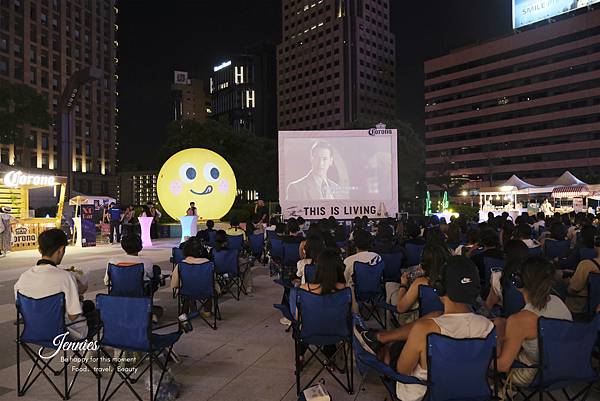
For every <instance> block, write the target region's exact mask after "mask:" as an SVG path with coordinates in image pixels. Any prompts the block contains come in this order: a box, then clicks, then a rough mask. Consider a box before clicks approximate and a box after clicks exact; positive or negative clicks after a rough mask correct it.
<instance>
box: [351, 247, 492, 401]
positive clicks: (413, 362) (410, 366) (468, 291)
mask: <svg viewBox="0 0 600 401" xmlns="http://www.w3.org/2000/svg"><path fill="white" fill-rule="evenodd" d="M434 286H435V287H436V289H437V290H438V291H439V293H440V299H441V301H442V303H443V304H444V312H443V313H441V314H440V313H439V312H438V313H437V314H431V315H428V316H424V317H422V318H421V319H419V320H417V321H416V322H414V323H412V324H409V325H406V326H403V327H401V328H399V329H396V330H391V331H387V332H374V331H364V330H361V329H360V328H358V327H356V328H355V332H354V335H355V336H356V338H357V339H358V341H359V342H360V343H361V345H362V346H363V347H364V349H365V350H366V351H368V352H371V353H373V354H374V355H377V354H378V353H379V351H380V350H381V349H382V348H383V347H384V345H385V344H390V343H393V342H397V341H406V343H405V344H404V347H403V348H402V352H401V353H400V355H399V356H398V357H397V360H396V358H395V355H393V354H394V352H393V349H392V352H391V353H390V352H389V349H388V348H387V347H386V349H385V351H387V352H383V353H382V354H383V355H382V356H383V359H384V361H385V362H386V363H389V364H390V365H391V366H393V367H395V368H396V371H397V372H398V373H400V374H403V375H408V376H414V377H417V378H419V379H422V380H427V335H429V334H431V333H438V334H443V335H445V336H448V337H452V338H459V339H463V338H485V337H486V336H487V335H488V334H489V333H490V332H491V331H492V329H493V328H494V325H493V323H492V322H491V321H490V320H488V319H487V318H485V317H483V316H480V315H476V314H475V313H473V311H472V309H471V305H472V304H473V303H474V302H475V300H476V298H477V295H478V294H479V291H480V283H479V272H478V271H477V267H476V266H475V265H474V264H473V262H471V261H470V260H469V259H468V258H466V257H464V256H453V257H451V258H450V259H449V261H448V263H447V264H446V265H445V266H444V268H443V269H442V273H441V277H440V279H439V281H436V282H435V285H434ZM426 391H427V387H426V386H422V385H420V384H402V383H397V384H396V395H397V396H398V398H399V399H401V400H402V401H420V400H422V399H423V396H424V395H425V392H426Z"/></svg>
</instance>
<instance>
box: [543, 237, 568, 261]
mask: <svg viewBox="0 0 600 401" xmlns="http://www.w3.org/2000/svg"><path fill="white" fill-rule="evenodd" d="M570 246H571V241H569V240H562V241H551V240H548V241H546V242H544V254H545V255H546V257H547V258H548V259H551V260H552V259H554V258H564V257H566V256H567V254H568V253H569V248H570Z"/></svg>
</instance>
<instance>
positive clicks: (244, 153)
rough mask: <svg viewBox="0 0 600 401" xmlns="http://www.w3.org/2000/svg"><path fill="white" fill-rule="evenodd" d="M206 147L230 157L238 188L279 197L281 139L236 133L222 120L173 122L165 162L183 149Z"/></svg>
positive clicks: (165, 151)
mask: <svg viewBox="0 0 600 401" xmlns="http://www.w3.org/2000/svg"><path fill="white" fill-rule="evenodd" d="M188 148H205V149H209V150H212V151H214V152H216V153H218V154H220V155H221V156H223V158H225V160H227V162H228V163H229V164H230V165H231V168H232V169H233V171H234V173H235V177H236V181H237V185H238V188H243V189H253V190H256V191H258V192H259V194H260V195H261V197H263V198H265V199H270V200H274V199H277V179H278V176H277V142H276V141H275V140H273V139H269V138H263V137H257V136H254V135H251V134H247V133H245V134H235V133H234V132H233V131H232V129H231V127H229V126H228V125H225V124H223V123H221V122H218V121H214V120H207V121H206V122H204V123H200V122H196V121H187V120H186V121H183V123H182V124H179V123H171V124H170V125H169V126H168V128H167V140H166V142H165V144H164V145H163V147H162V149H161V159H162V160H161V161H162V162H164V161H165V160H167V159H168V158H169V157H170V156H172V155H173V154H175V153H177V152H178V151H180V150H183V149H188Z"/></svg>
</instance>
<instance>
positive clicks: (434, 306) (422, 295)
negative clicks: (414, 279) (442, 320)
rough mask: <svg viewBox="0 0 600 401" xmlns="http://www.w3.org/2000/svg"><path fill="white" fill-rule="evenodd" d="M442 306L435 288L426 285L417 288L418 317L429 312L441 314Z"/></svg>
mask: <svg viewBox="0 0 600 401" xmlns="http://www.w3.org/2000/svg"><path fill="white" fill-rule="evenodd" d="M443 311H444V304H443V303H442V301H441V299H440V296H439V295H438V293H437V291H436V289H435V288H433V287H430V286H428V285H420V286H419V317H423V316H425V315H427V314H429V313H431V312H443Z"/></svg>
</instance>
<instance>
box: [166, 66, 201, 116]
mask: <svg viewBox="0 0 600 401" xmlns="http://www.w3.org/2000/svg"><path fill="white" fill-rule="evenodd" d="M174 78H175V79H174V82H173V84H172V85H171V96H172V106H173V120H175V121H183V120H193V121H197V122H204V121H205V120H206V114H207V99H206V95H205V94H204V82H203V81H201V80H199V79H191V78H189V77H188V73H187V72H184V71H175V73H174Z"/></svg>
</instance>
